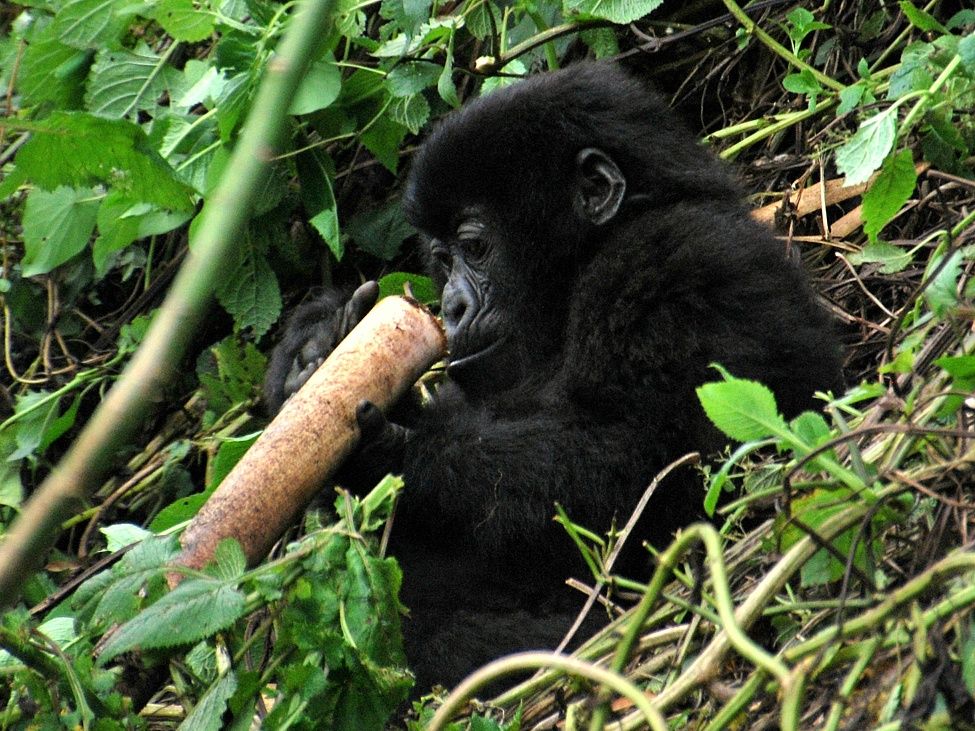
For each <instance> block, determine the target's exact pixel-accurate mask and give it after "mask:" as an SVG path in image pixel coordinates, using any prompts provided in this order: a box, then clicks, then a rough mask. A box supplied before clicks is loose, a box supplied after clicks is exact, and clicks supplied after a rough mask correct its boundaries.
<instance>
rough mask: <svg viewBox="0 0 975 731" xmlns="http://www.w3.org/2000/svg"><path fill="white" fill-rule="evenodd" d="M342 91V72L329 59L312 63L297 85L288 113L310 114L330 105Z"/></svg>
mask: <svg viewBox="0 0 975 731" xmlns="http://www.w3.org/2000/svg"><path fill="white" fill-rule="evenodd" d="M341 91H342V72H341V70H340V69H339V67H338V66H336V65H335V64H334V63H332V62H331V61H316V62H315V63H313V64H312V65H311V66H310V67H309V69H308V71H307V73H305V76H304V77H303V78H302V80H301V84H300V85H299V86H298V90H297V91H296V92H295V96H294V99H292V100H291V106H290V107H288V114H310V113H311V112H317V111H318V110H319V109H325V108H326V107H328V106H330V105H331V104H332V103H333V102H334V101H335V100H336V99H338V97H339V92H341Z"/></svg>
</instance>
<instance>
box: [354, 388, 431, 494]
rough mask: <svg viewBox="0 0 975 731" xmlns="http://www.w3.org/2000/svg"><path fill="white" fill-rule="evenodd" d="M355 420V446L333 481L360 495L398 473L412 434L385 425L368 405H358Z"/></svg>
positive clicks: (409, 430) (384, 417)
mask: <svg viewBox="0 0 975 731" xmlns="http://www.w3.org/2000/svg"><path fill="white" fill-rule="evenodd" d="M355 418H356V422H358V424H359V432H360V434H361V436H360V438H359V446H358V447H357V448H356V449H355V450H354V451H353V452H352V454H351V455H349V457H348V458H347V459H346V461H345V462H344V463H343V465H342V467H341V468H340V469H339V473H338V475H336V480H337V482H338V483H339V484H341V485H344V486H345V487H347V488H349V489H351V490H352V491H353V492H355V493H359V494H363V493H364V492H365V491H367V490H370V489H372V488H373V487H374V486H375V485H376V483H377V482H379V480H381V479H382V478H383V477H385V476H386V475H387V474H389V473H390V472H402V469H403V466H402V465H403V454H404V451H405V449H406V440H407V439H408V438H409V435H410V433H411V432H412V430H411V429H409V428H407V427H405V426H401V425H400V424H394V423H393V422H391V421H388V420H387V419H386V416H385V414H383V412H382V411H380V410H379V407H378V406H376V405H375V404H374V403H372V401H365V400H363V401H360V402H359V405H358V406H357V407H356V410H355Z"/></svg>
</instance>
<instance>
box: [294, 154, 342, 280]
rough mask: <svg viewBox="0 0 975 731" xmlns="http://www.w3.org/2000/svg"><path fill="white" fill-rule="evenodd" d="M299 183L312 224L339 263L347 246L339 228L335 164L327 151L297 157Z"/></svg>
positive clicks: (302, 198)
mask: <svg viewBox="0 0 975 731" xmlns="http://www.w3.org/2000/svg"><path fill="white" fill-rule="evenodd" d="M295 167H296V168H297V170H298V181H299V182H300V183H301V200H302V203H304V207H305V213H306V214H308V217H309V223H311V225H312V226H313V227H314V228H315V230H316V231H318V234H319V235H320V236H321V237H322V239H323V240H324V241H325V243H326V245H327V246H328V248H329V249H331V251H332V254H334V255H335V260H336V261H342V256H343V255H344V254H345V246H344V245H343V243H342V236H341V230H340V228H339V216H338V207H337V206H336V204H335V193H334V191H333V190H332V181H333V180H334V176H335V165H334V163H333V162H332V160H331V159H330V158H329V157H328V155H327V154H326V153H325V152H322V151H321V150H319V149H310V150H306V151H304V152H302V153H300V154H299V155H298V156H297V157H296V158H295Z"/></svg>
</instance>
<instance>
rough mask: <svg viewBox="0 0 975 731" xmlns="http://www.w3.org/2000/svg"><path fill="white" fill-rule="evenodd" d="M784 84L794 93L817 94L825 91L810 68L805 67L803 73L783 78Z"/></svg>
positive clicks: (786, 88) (787, 89)
mask: <svg viewBox="0 0 975 731" xmlns="http://www.w3.org/2000/svg"><path fill="white" fill-rule="evenodd" d="M782 86H784V87H785V90H786V91H791V92H792V93H793V94H807V95H815V94H821V93H822V91H823V87H822V86H821V85H820V83H819V81H817V79H816V77H815V76H813V75H812V72H811V71H809V69H803V70H802V73H798V74H789V75H788V76H786V77H785V78H784V79H782Z"/></svg>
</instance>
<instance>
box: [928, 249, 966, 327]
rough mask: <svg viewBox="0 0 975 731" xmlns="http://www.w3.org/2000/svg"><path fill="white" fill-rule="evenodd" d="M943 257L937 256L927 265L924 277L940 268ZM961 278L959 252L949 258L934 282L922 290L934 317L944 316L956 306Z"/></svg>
mask: <svg viewBox="0 0 975 731" xmlns="http://www.w3.org/2000/svg"><path fill="white" fill-rule="evenodd" d="M943 261H944V256H943V255H942V256H938V257H936V258H935V259H933V260H932V261H931V262H929V264H928V268H927V272H925V276H929V275H930V273H931V272H934V271H935V269H936V268H937V267H938V266H940V264H941V262H943ZM960 276H961V252H960V251H955V252H953V253H952V254H951V258H950V259H949V260H948V262H947V263H946V264H945V265H944V267H942V268H941V270H940V271H939V272H938V274H937V276H936V277H935V278H934V281H932V282H931V284H929V285H928V286H927V289H925V290H924V299H925V300H927V303H928V306H929V307H930V308H931V310H932V311H933V312H934V313H935V314H936V315H939V316H940V315H944V314H945V313H946V312H947V311H948V310H950V309H951V308H952V307H954V306H955V305H957V304H958V278H959V277H960Z"/></svg>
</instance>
